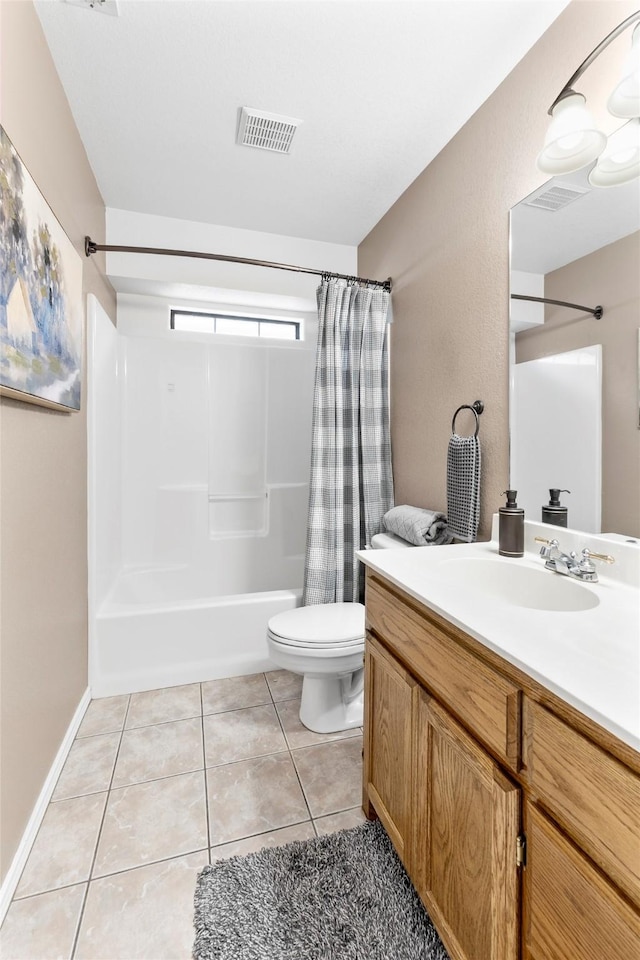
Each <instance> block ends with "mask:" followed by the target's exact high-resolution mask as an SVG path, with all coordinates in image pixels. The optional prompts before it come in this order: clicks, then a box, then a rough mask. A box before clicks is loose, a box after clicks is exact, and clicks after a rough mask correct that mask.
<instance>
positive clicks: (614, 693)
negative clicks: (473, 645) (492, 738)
mask: <svg viewBox="0 0 640 960" xmlns="http://www.w3.org/2000/svg"><path fill="white" fill-rule="evenodd" d="M536 535H542V536H549V537H551V536H557V538H558V539H559V540H560V545H561V548H562V549H567V550H570V549H574V548H575V546H574V543H573V542H572V541H576V543H577V542H578V541H580V546H581V547H582V546H588V547H589V548H590V549H593V550H595V551H598V552H600V553H610V554H612V555H614V556H615V557H616V560H619V561H620V562H619V566H618V570H617V571H616V573H617V577H614V576H608V575H607V574H609V572H610V571H614V570H615V568H616V565H613V566H611V567H608V566H607V567H605V566H604V565H598V574H599V576H600V580H599V582H598V583H594V584H580V586H581V588H582V589H584V590H588V591H591V592H593V593H594V594H595V595H596V596H597V598H598V600H599V603H598V604H597V606H594V607H592V608H591V609H588V610H579V611H565V610H560V611H557V610H556V611H548V610H540V609H532V608H531V607H523V606H518V605H516V604H514V603H512V602H510V601H509V599H508V598H506V597H505V598H502V597H500V598H496V597H495V596H494V595H491V594H488V593H487V592H485V591H483V590H482V589H481V588H480V587H479V586H474V583H473V581H472V578H470V577H466V578H464V579H463V578H462V577H461V578H460V582H451V580H450V579H445V578H444V577H443V569H444V568H442V569H440V570H439V569H438V568H439V566H440V565H441V564H442V563H443V561H445V560H451V559H455V558H464V557H475V558H482V557H484V558H487V559H492V560H495V561H496V562H499V563H508V564H518V565H521V566H524V567H530V568H532V569H533V570H535V571H540V570H541V569H542V571H543V573H544V574H545V575H547V576H549V577H555V578H557V579H558V580H562V581H563V582H567V584H575V583H576V581H574V580H572V579H570V578H569V577H561V575H560V574H557V573H554V572H552V571H547V570H544V561H543V560H542V559H541V557H540V556H539V555H538V551H537V548H536V545H535V544H534V543H533V537H534V536H536ZM525 547H526V551H527V552H525V555H524V557H522V558H519V559H517V560H511V559H505V558H503V557H500V556H499V553H498V544H497V542H496V541H493V540H492V541H491V542H489V543H473V544H456V545H453V546H446V547H414V548H412V549H406V550H405V549H398V550H361V551H359V553H358V557H359V558H360V560H362V562H363V563H364V564H365V565H366V566H367V567H370V568H371V569H372V570H376V571H377V572H378V573H380V574H381V575H382V576H384V577H386V578H387V579H388V580H390V581H391V582H392V583H394V584H395V585H396V586H398V587H400V589H402V590H404V591H405V592H406V593H408V594H409V595H410V596H412V597H414V598H415V599H416V600H418V601H420V603H423V604H425V605H426V606H427V607H429V608H430V609H432V610H434V611H435V612H436V613H438V614H440V615H441V616H442V617H444V618H445V619H447V620H449V621H450V622H451V623H453V624H455V625H456V626H457V627H459V628H460V629H461V630H464V631H465V632H466V633H468V634H469V635H470V636H472V637H474V638H475V639H476V640H478V641H480V643H482V644H484V645H485V646H486V647H488V648H489V649H491V650H493V651H494V652H495V653H497V654H499V655H500V656H501V657H503V658H504V659H505V660H507V661H508V662H509V663H511V664H513V665H514V666H515V667H518V668H519V669H520V670H522V671H524V672H525V673H526V674H528V675H529V676H530V677H532V678H533V679H534V680H537V681H538V682H539V683H541V684H542V685H543V686H545V687H546V688H547V689H548V690H550V691H552V692H553V693H555V694H556V695H557V696H559V697H561V698H562V699H563V700H565V701H566V702H567V703H569V704H571V705H572V706H573V707H576V708H577V709H578V710H580V711H581V712H582V713H584V714H585V715H586V716H588V717H590V718H591V719H592V720H594V721H595V722H596V723H599V724H600V725H601V726H602V727H604V728H605V729H607V730H609V731H610V732H611V733H613V734H615V736H617V737H619V739H620V740H622V741H624V742H625V743H627V744H629V745H630V746H631V747H634V748H635V749H636V750H640V589H639V585H638V573H637V572H638V560H639V559H640V554H639V556H638V557H636V556H635V555H634V551H640V548H638V547H633V546H627V545H626V544H625V545H624V546H622V545H619V544H614V543H608V544H607V543H606V542H605V541H604V540H603V539H601V538H595V537H593V536H592V535H591V536H590V535H581V534H579V533H577V532H572V531H566V530H559V529H558V528H550V527H549V526H548V525H546V524H529V523H527V531H526V537H525ZM534 548H536V549H534ZM625 551H627V552H626V553H625ZM448 566H449V565H448ZM603 571H604V575H603Z"/></svg>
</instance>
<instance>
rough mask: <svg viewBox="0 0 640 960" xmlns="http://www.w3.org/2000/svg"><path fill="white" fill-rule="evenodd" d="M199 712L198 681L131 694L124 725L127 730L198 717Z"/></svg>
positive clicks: (200, 711)
mask: <svg viewBox="0 0 640 960" xmlns="http://www.w3.org/2000/svg"><path fill="white" fill-rule="evenodd" d="M201 713H202V704H201V702H200V684H199V683H188V684H185V685H184V686H181V687H163V688H162V689H160V690H145V691H144V693H132V694H131V703H130V704H129V713H128V714H127V723H126V727H127V730H129V729H131V727H145V726H147V724H150V723H166V722H167V721H169V720H189V719H190V718H191V717H199V716H200V715H201Z"/></svg>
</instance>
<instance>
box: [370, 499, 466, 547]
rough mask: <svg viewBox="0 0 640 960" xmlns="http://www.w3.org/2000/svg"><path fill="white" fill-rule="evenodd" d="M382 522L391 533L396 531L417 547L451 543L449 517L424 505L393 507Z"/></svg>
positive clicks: (397, 534)
mask: <svg viewBox="0 0 640 960" xmlns="http://www.w3.org/2000/svg"><path fill="white" fill-rule="evenodd" d="M382 524H383V526H384V528H385V530H387V531H388V532H389V533H395V535H396V536H397V537H402V539H403V540H406V541H407V542H408V543H413V544H415V545H416V546H417V547H424V546H427V545H432V546H436V545H438V546H439V545H441V544H444V543H451V539H452V538H451V535H450V534H449V533H448V531H447V518H446V517H445V515H444V513H438V512H437V511H435V510H423V509H422V507H409V506H407V505H406V504H405V505H404V506H401V507H393V508H392V509H391V510H389V511H388V512H387V513H385V515H384V517H383V518H382Z"/></svg>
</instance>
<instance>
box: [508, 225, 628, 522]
mask: <svg viewBox="0 0 640 960" xmlns="http://www.w3.org/2000/svg"><path fill="white" fill-rule="evenodd" d="M544 295H545V297H549V298H551V299H552V300H567V301H569V302H570V303H587V304H593V306H595V305H596V304H598V303H601V304H602V305H603V306H604V307H605V315H604V317H603V318H602V319H601V320H596V319H595V318H594V317H585V316H584V314H581V313H576V312H572V311H568V310H567V309H566V308H564V309H563V308H561V307H553V306H547V307H546V308H545V321H544V324H543V325H542V326H540V327H534V328H532V329H531V330H523V331H522V333H519V334H517V335H516V362H517V363H522V362H523V361H525V360H535V359H537V358H538V357H545V356H549V355H550V354H554V353H564V352H565V351H567V350H577V349H578V348H579V347H586V346H590V345H591V344H594V343H601V344H602V529H603V531H608V532H613V533H626V534H629V535H630V536H634V537H640V430H638V326H639V325H640V312H639V310H638V303H639V300H640V233H633V234H631V236H628V237H624V239H622V240H618V241H617V242H616V243H611V244H609V245H608V246H606V247H603V248H602V249H601V250H596V251H595V253H591V254H589V256H587V257H581V258H580V259H579V260H575V261H574V262H573V263H570V264H568V265H567V266H565V267H562V268H561V269H559V270H554V271H553V272H552V273H548V274H547V275H546V277H545V286H544Z"/></svg>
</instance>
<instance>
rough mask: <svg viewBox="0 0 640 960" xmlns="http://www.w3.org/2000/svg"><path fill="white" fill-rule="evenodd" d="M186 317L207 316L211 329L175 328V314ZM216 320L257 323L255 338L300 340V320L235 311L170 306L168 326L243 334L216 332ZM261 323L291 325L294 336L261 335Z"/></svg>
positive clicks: (230, 334)
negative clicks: (249, 314) (225, 311)
mask: <svg viewBox="0 0 640 960" xmlns="http://www.w3.org/2000/svg"><path fill="white" fill-rule="evenodd" d="M177 314H179V315H180V316H186V317H207V318H208V319H211V320H212V321H213V330H210V331H209V330H207V331H195V330H179V329H176V325H175V318H176V315H177ZM218 320H240V321H244V320H246V321H249V322H250V323H257V324H258V334H257V336H255V337H254V339H256V340H285V341H289V342H291V341H292V340H293V341H298V342H300V341H301V340H302V337H301V327H302V321H301V320H283V319H282V318H281V317H265V316H257V317H252V316H248V315H247V314H236V313H219V312H218V311H211V310H182V309H180V308H179V307H172V308H171V310H170V315H169V328H170V329H171V330H175V331H176V333H204V332H206V333H207V334H210V335H211V336H221V337H233V336H243V334H233V333H221V334H218V332H217V330H216V324H217V321H218ZM263 323H269V324H281V325H282V326H285V327H293V328H294V330H295V337H266V336H265V337H263V336H262V334H261V332H260V326H261V324H263Z"/></svg>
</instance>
